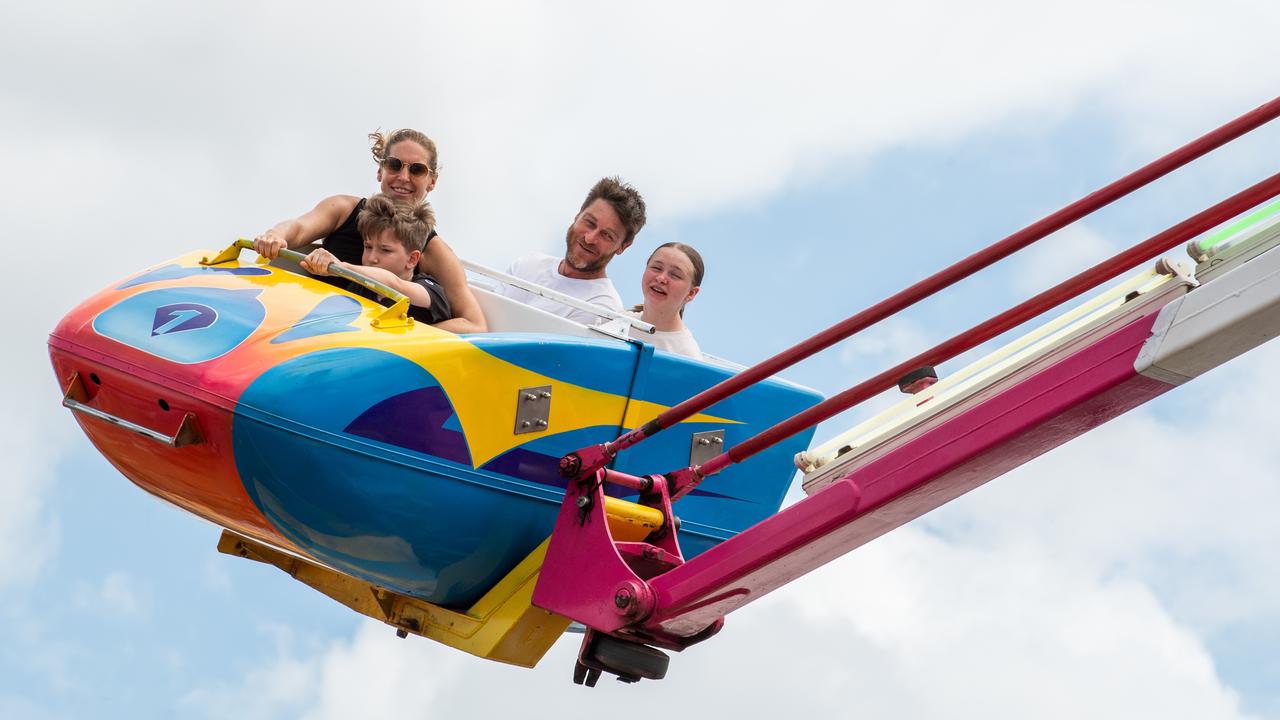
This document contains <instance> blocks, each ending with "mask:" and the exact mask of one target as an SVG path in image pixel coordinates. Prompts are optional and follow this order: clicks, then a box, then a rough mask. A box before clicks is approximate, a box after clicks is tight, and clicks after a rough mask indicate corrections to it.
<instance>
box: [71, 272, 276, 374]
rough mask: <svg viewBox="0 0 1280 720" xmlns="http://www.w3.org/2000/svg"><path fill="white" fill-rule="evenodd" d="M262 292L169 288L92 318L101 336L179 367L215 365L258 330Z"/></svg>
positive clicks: (263, 312)
mask: <svg viewBox="0 0 1280 720" xmlns="http://www.w3.org/2000/svg"><path fill="white" fill-rule="evenodd" d="M259 293H261V291H260V290H222V289H218V288H187V287H183V288H166V289H162V290H151V291H148V292H143V293H139V294H137V295H134V296H132V297H129V298H126V299H124V300H122V301H120V302H119V303H117V304H115V305H113V306H111V307H109V308H107V309H106V310H103V311H102V312H101V313H99V314H98V316H97V317H96V318H94V319H93V329H94V331H95V332H97V333H98V334H99V335H102V336H104V337H109V338H111V339H112V340H116V341H117V342H121V343H124V344H125V345H128V346H130V347H134V348H137V349H139V350H141V351H143V352H146V353H150V354H152V355H155V356H157V357H161V358H164V359H166V360H171V361H173V362H176V363H184V364H188V363H198V362H205V361H207V360H212V359H214V358H216V357H219V356H221V355H225V354H226V353H228V352H230V351H231V350H233V349H234V348H235V347H236V346H237V345H239V344H240V343H242V342H244V341H245V339H246V338H248V337H249V335H251V334H252V333H253V331H254V330H257V329H258V326H259V325H261V324H262V320H263V318H264V317H266V308H265V307H263V305H262V303H261V302H259V301H258V299H257V297H258V295H259Z"/></svg>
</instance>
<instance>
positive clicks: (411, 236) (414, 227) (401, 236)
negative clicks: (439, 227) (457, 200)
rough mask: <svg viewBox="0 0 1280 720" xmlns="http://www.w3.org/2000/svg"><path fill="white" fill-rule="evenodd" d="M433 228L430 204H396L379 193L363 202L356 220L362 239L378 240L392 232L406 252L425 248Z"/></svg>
mask: <svg viewBox="0 0 1280 720" xmlns="http://www.w3.org/2000/svg"><path fill="white" fill-rule="evenodd" d="M435 226H436V214H435V212H434V211H432V209H431V205H430V204H429V203H425V202H424V203H419V204H417V205H407V204H402V203H397V202H396V201H394V200H392V199H391V198H389V197H387V196H386V195H383V194H382V193H378V194H377V195H374V196H373V197H371V198H369V199H368V200H365V201H364V208H362V209H361V210H360V214H359V215H358V216H357V217H356V230H357V231H359V233H360V237H361V238H369V237H377V236H378V235H381V234H382V233H383V232H384V231H386V230H391V231H392V232H393V233H394V234H395V236H396V239H397V240H399V241H400V243H401V244H403V245H404V249H405V250H406V251H408V252H413V251H414V250H418V251H421V250H422V249H423V248H425V247H426V246H427V240H428V239H429V238H430V237H431V231H432V230H434V229H435Z"/></svg>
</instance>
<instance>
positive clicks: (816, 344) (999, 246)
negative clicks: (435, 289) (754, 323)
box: [561, 97, 1280, 478]
mask: <svg viewBox="0 0 1280 720" xmlns="http://www.w3.org/2000/svg"><path fill="white" fill-rule="evenodd" d="M1276 117H1280V97H1277V98H1275V99H1273V100H1271V101H1270V102H1268V103H1266V104H1264V105H1261V106H1259V107H1257V108H1255V109H1254V110H1252V111H1250V112H1248V113H1245V114H1244V115H1241V116H1240V117H1238V118H1236V119H1235V120H1232V121H1231V122H1228V123H1227V124H1225V125H1222V126H1221V127H1219V128H1217V129H1216V130H1213V131H1212V132H1210V133H1207V134H1205V135H1204V136H1202V137H1200V138H1198V139H1196V140H1194V141H1192V142H1190V143H1187V144H1186V145H1183V146H1182V147H1180V148H1178V149H1176V150H1174V151H1173V152H1170V153H1168V154H1167V155H1165V156H1163V157H1161V158H1159V159H1158V160H1155V161H1154V162H1152V163H1149V164H1148V165H1146V166H1144V167H1142V168H1140V169H1138V170H1136V171H1134V172H1132V173H1130V174H1129V175H1126V176H1125V177H1123V178H1121V179H1119V180H1117V181H1115V182H1113V183H1111V184H1109V185H1106V186H1104V187H1102V188H1100V189H1098V190H1095V191H1094V192H1092V193H1090V194H1088V195H1086V196H1084V197H1083V198H1081V199H1079V200H1077V201H1075V202H1073V203H1071V204H1070V205H1067V206H1066V207H1064V208H1062V209H1061V210H1058V211H1057V212H1054V213H1052V214H1050V215H1048V216H1046V217H1044V218H1042V219H1040V220H1038V221H1036V222H1034V223H1032V224H1031V225H1028V226H1027V227H1025V228H1023V229H1021V230H1019V231H1017V232H1015V233H1013V234H1012V235H1009V236H1008V237H1006V238H1004V239H1003V240H1000V241H999V242H996V243H994V244H992V245H990V246H988V247H987V248H985V249H983V250H980V251H978V252H976V253H974V254H973V255H970V256H969V257H967V258H965V259H963V260H961V261H960V262H957V263H955V264H953V265H951V266H950V267H947V268H944V269H943V270H941V271H939V272H937V273H934V274H933V275H931V276H929V277H927V278H925V279H924V280H921V281H920V282H918V283H916V284H915V285H912V286H910V287H908V288H906V289H905V290H902V291H900V292H898V293H896V294H894V295H892V296H890V297H888V298H886V299H885V300H882V301H880V302H879V303H876V304H875V305H872V306H871V307H869V308H867V309H865V310H863V311H862V312H859V313H857V314H855V315H853V316H851V317H849V318H847V319H845V320H843V321H842V322H840V323H838V324H836V325H833V326H831V327H830V328H827V329H826V330H824V331H822V332H820V333H818V334H817V335H814V336H812V337H810V338H809V339H807V340H805V341H803V342H801V343H799V344H797V345H795V346H793V347H791V348H789V349H787V350H784V351H783V352H781V353H778V354H777V355H774V356H773V357H771V358H769V359H767V360H765V361H763V362H760V363H758V364H756V365H754V366H752V367H750V368H747V369H746V370H744V371H742V372H741V373H738V374H737V375H734V376H733V377H730V378H728V379H726V380H724V381H722V382H720V383H718V384H716V385H714V386H712V387H711V388H708V389H707V390H704V391H703V392H701V393H699V394H697V395H695V396H693V397H691V398H689V399H688V400H685V401H684V402H682V403H680V404H678V405H676V406H674V407H671V408H669V409H667V410H666V411H664V412H662V413H661V414H659V415H658V416H657V417H655V418H654V419H653V420H650V421H649V422H647V423H645V424H644V425H641V426H640V427H638V428H634V429H633V430H631V431H629V432H627V433H625V434H624V435H622V436H621V437H619V438H618V439H616V440H613V441H611V442H606V443H601V444H599V445H592V446H589V447H586V448H582V449H581V450H578V451H577V452H575V453H571V454H569V455H566V456H565V457H564V458H563V459H562V460H561V472H562V473H564V474H565V475H566V476H567V477H573V478H576V477H582V476H585V475H587V474H589V473H591V472H594V471H595V470H598V469H599V468H602V467H604V466H605V465H606V464H608V463H609V462H610V461H611V460H612V459H613V458H614V457H615V456H616V455H617V453H618V452H619V451H621V450H625V449H626V448H629V447H631V446H632V445H635V444H636V443H638V442H640V441H642V440H644V439H645V438H647V437H651V436H652V435H654V434H656V433H658V432H661V431H662V430H663V429H665V428H668V427H671V426H672V425H675V424H677V423H679V422H682V421H684V420H686V419H688V418H690V417H692V416H693V415H695V414H696V413H699V412H702V411H704V410H706V409H707V408H709V407H711V406H712V405H714V404H715V403H717V402H720V401H721V400H723V399H725V398H727V397H729V396H730V395H733V394H734V393H736V392H738V391H739V390H742V389H744V388H746V387H749V386H751V385H754V384H755V383H757V382H759V381H761V380H764V379H766V378H768V377H771V376H773V375H774V374H776V373H777V372H779V371H780V370H783V369H785V368H788V367H791V366H792V365H795V364H796V363H798V362H800V361H801V360H804V359H805V358H808V357H810V356H812V355H814V354H815V353H818V352H820V351H822V350H825V349H826V348H828V347H831V346H832V345H834V344H836V343H838V342H840V341H842V340H845V339H846V338H848V337H850V336H851V335H853V334H855V333H857V332H860V331H862V330H864V329H866V328H868V327H870V326H871V325H874V324H875V323H878V322H880V321H881V320H884V319H885V318H887V317H890V316H892V315H894V314H897V313H898V312H901V311H902V310H904V309H906V308H908V307H910V306H912V305H914V304H916V303H917V302H919V301H921V300H923V299H925V298H927V297H929V296H931V295H933V294H935V293H937V292H938V291H940V290H943V289H945V288H947V287H950V286H951V285H954V284H955V283H957V282H959V281H960V280H963V279H965V278H967V277H969V276H970V275H973V274H974V273H976V272H978V271H979V270H982V269H984V268H986V267H988V266H990V265H992V264H994V263H996V262H998V261H1000V260H1002V259H1004V258H1006V257H1008V256H1009V255H1012V254H1013V253H1015V252H1017V251H1018V250H1021V249H1023V248H1025V247H1027V246H1029V245H1031V244H1032V243H1035V242H1036V241H1038V240H1041V239H1043V238H1044V237H1046V236H1048V235H1050V234H1052V233H1054V232H1057V231H1058V230H1061V229H1062V228H1064V227H1066V226H1067V225H1070V224H1071V223H1073V222H1075V221H1076V220H1079V219H1080V218H1082V217H1085V216H1086V215H1089V214H1090V213H1092V212H1094V211H1096V210H1098V209H1099V208H1102V207H1105V206H1107V205H1109V204H1111V203H1112V202H1114V201H1116V200H1118V199H1120V198H1122V197H1124V196H1126V195H1128V194H1129V193H1132V192H1133V191H1134V190H1137V189H1138V188H1140V187H1143V186H1144V185H1147V184H1149V183H1151V182H1153V181H1155V180H1157V179H1159V178H1161V177H1163V176H1165V175H1167V174H1169V173H1170V172H1172V171H1174V170H1176V169H1178V168H1180V167H1182V166H1183V165H1186V164H1187V163H1189V162H1191V161H1192V160H1195V159H1196V158H1199V157H1201V156H1203V155H1205V154H1206V153H1208V152H1210V151H1212V150H1214V149H1216V148H1219V147H1221V146H1222V145H1225V144H1226V143H1228V142H1230V141H1232V140H1234V139H1236V138H1238V137H1240V136H1241V135H1244V134H1245V133H1247V132H1249V131H1251V130H1254V129H1256V128H1258V127H1260V126H1261V125H1264V124H1266V123H1268V122H1270V121H1271V120H1274V119H1275V118H1276ZM1265 182H1269V181H1265ZM1257 187H1258V186H1255V187H1254V188H1251V189H1250V191H1253V190H1255V189H1256V188H1257ZM1250 191H1245V192H1246V193H1249V192H1250ZM1244 194H1245V193H1241V195H1244ZM1259 194H1260V193H1259ZM1273 194H1274V193H1273ZM1235 197H1239V195H1237V196H1235ZM1265 197H1270V196H1269V195H1267V196H1265ZM1265 197H1263V199H1265ZM1232 200H1234V198H1232ZM1260 201H1261V200H1256V201H1254V202H1253V204H1256V203H1257V202H1260ZM1223 204H1231V206H1232V207H1239V205H1238V204H1236V203H1232V202H1231V200H1227V201H1224V203H1220V204H1219V206H1221V205H1223ZM1219 206H1215V207H1214V208H1211V209H1210V210H1206V211H1205V213H1202V214H1201V215H1204V214H1206V213H1209V212H1210V211H1211V210H1214V209H1216V208H1218V207H1219ZM1249 206H1250V205H1249V204H1245V205H1243V207H1240V209H1239V210H1236V211H1235V212H1236V213H1238V212H1242V211H1243V210H1244V209H1247V208H1248V207H1249ZM1199 217H1200V216H1197V218H1199ZM1215 217H1216V215H1215ZM1229 217H1230V215H1227V216H1226V217H1224V218H1223V219H1226V218H1229ZM1193 219H1194V218H1193ZM1221 221H1222V220H1218V221H1215V223H1210V224H1209V227H1212V225H1213V224H1216V222H1221ZM1187 222H1190V220H1189V221H1187ZM1175 227H1181V225H1179V226H1175ZM1172 230H1173V228H1171V229H1170V231H1172ZM1170 231H1166V232H1170ZM1164 234H1165V233H1162V234H1161V235H1164ZM1194 234H1195V233H1189V234H1187V235H1182V234H1179V237H1181V238H1182V239H1183V240H1186V239H1188V238H1189V237H1190V236H1191V235H1194ZM1157 237H1160V236H1157ZM1154 239H1155V238H1153V240H1154ZM1144 245H1145V244H1144ZM1162 247H1163V246H1162ZM1164 249H1168V248H1164ZM1163 251H1164V250H1160V251H1153V252H1155V253H1156V254H1158V252H1163ZM1118 257H1119V256H1118ZM1129 267H1131V265H1130V266H1129ZM1088 272H1094V271H1088ZM1078 277H1079V276H1078ZM1105 279H1106V278H1103V279H1102V280H1099V282H1102V281H1103V280H1105ZM1073 280H1074V279H1073ZM1069 282H1070V281H1069ZM1059 287H1061V286H1059ZM1089 287H1093V286H1092V285H1090V286H1089ZM1081 291H1083V290H1081ZM1039 297H1041V296H1037V298H1039ZM1069 297H1073V295H1068V296H1066V297H1064V298H1063V299H1062V300H1059V301H1058V302H1062V301H1064V300H1065V299H1068V298H1069ZM1034 299H1035V298H1033V300H1034ZM1055 304H1056V303H1055ZM1019 307H1021V306H1019ZM1048 307H1053V305H1046V306H1045V308H1048ZM1041 311H1043V310H1041ZM1011 312H1012V311H1011ZM1028 317H1030V316H1028ZM1024 319H1025V318H1024ZM993 320H995V318H993ZM1015 324H1016V323H1015ZM1010 327H1012V326H1010ZM978 329H979V328H974V330H975V331H976V330H978ZM971 332H972V331H971ZM949 342H950V341H949ZM928 357H933V356H932V355H930V354H925V355H921V356H918V358H913V359H912V360H910V361H908V362H906V363H903V364H901V365H899V366H897V367H895V368H894V369H892V370H889V371H886V372H885V373H883V374H882V375H879V376H876V378H872V379H871V380H869V381H867V382H866V383H863V384H862V385H859V386H858V387H856V388H852V389H850V390H848V391H846V392H845V393H841V395H838V396H836V397H839V398H847V397H849V394H850V393H853V391H854V390H858V392H857V393H856V394H857V395H858V396H860V397H862V398H863V399H865V397H870V395H871V394H874V393H867V394H865V395H864V392H865V387H869V384H881V383H878V382H876V381H878V380H879V379H880V378H882V377H884V376H887V375H891V374H893V373H894V372H895V371H898V370H899V369H900V368H902V370H901V371H900V372H898V373H897V376H894V377H893V378H892V380H893V381H894V382H896V380H897V377H900V376H901V374H902V373H903V372H908V371H910V370H913V369H915V368H916V367H919V365H921V364H929V363H928V361H927V360H924V361H921V360H920V358H928ZM912 363H915V364H914V365H913V364H912ZM890 384H891V383H890ZM834 399H835V398H832V400H834ZM859 401H860V400H859ZM859 401H855V402H859ZM828 402H830V400H829V401H828ZM826 404H827V403H823V404H821V405H818V406H815V407H814V408H811V409H810V410H809V411H807V412H806V413H802V414H801V415H799V416H796V418H792V420H793V421H794V420H796V419H797V418H799V417H802V416H803V417H805V418H806V419H809V418H812V417H813V415H814V413H813V411H814V410H816V409H817V408H818V407H823V406H825V405H826ZM851 404H853V403H849V405H851ZM849 405H845V407H848V406H849ZM822 419H825V417H824V418H819V419H817V420H812V421H811V422H808V420H806V422H808V424H805V425H801V426H796V423H793V422H790V421H788V423H786V425H787V427H788V428H790V429H789V432H788V435H789V434H793V433H795V432H799V431H800V430H802V429H804V428H805V427H808V426H809V425H810V424H816V423H817V422H820V421H821V420H822ZM775 427H776V426H775ZM766 432H769V431H766ZM762 434H763V433H762ZM758 437H760V436H759V435H757V436H756V438H758ZM781 437H786V436H785V435H784V436H781ZM781 437H778V438H776V439H774V440H772V441H771V442H770V444H772V442H777V441H778V440H779V439H781ZM756 438H752V440H755V439H756ZM748 442H751V441H748ZM757 445H758V443H755V444H753V445H751V446H750V447H754V448H755V449H754V450H752V452H758V451H759V450H760V449H763V447H768V445H763V446H758V447H757ZM747 447H748V446H747V445H746V444H745V443H744V444H740V445H738V446H736V447H735V448H734V449H733V450H732V451H731V452H733V453H734V454H735V457H736V458H738V459H741V458H744V457H747V455H748V454H749V453H746V448H747ZM744 453H746V454H744ZM716 460H719V458H717V459H716ZM716 460H712V461H711V462H716ZM710 464H711V463H710V462H709V463H708V464H707V465H704V466H703V467H704V468H706V467H708V466H709V465H710ZM725 464H728V463H727V462H721V463H717V466H718V467H717V469H719V468H722V467H723V466H724V465H725Z"/></svg>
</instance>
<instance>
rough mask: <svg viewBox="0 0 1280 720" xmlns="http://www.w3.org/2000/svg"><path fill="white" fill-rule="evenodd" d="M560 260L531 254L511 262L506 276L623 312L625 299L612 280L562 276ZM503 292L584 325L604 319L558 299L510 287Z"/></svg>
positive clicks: (503, 289)
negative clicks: (512, 276) (559, 301)
mask: <svg viewBox="0 0 1280 720" xmlns="http://www.w3.org/2000/svg"><path fill="white" fill-rule="evenodd" d="M561 259H562V258H558V257H552V256H550V255H544V254H542V253H532V254H530V255H525V256H524V257H521V258H519V259H517V260H516V261H515V262H513V263H511V267H510V268H509V269H508V270H507V274H509V275H514V276H516V277H518V278H520V279H521V280H528V281H529V282H531V283H537V284H538V285H541V286H542V287H545V288H548V289H551V290H555V291H556V292H561V293H564V294H565V295H568V296H570V297H575V298H577V299H579V300H584V301H586V302H589V303H591V304H593V305H599V306H600V307H604V308H608V309H610V310H613V311H614V312H622V298H621V297H619V296H618V291H617V290H615V289H614V287H613V281H612V280H610V279H609V278H607V277H603V278H595V279H593V280H580V279H578V278H571V277H565V276H564V275H561V274H560V260H561ZM500 292H501V294H502V295H505V296H507V297H509V298H511V299H512V300H518V301H520V302H522V303H524V304H526V305H531V306H533V307H536V308H539V309H541V310H546V311H547V312H549V313H552V314H554V315H559V316H560V317H565V318H569V319H570V320H574V321H576V322H580V323H582V324H583V325H595V324H597V323H599V322H601V321H602V320H603V318H601V317H600V316H599V315H593V314H591V313H589V312H587V311H585V310H578V309H577V308H571V307H569V306H568V305H564V304H561V303H558V302H556V301H555V300H549V299H547V298H544V297H542V296H541V295H534V294H533V293H531V292H528V291H527V290H521V289H520V288H517V287H512V286H510V285H503V286H502V287H501V288H500Z"/></svg>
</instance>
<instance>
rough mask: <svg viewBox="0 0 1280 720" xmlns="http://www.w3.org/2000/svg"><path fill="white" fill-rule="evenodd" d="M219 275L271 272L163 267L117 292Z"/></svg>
mask: <svg viewBox="0 0 1280 720" xmlns="http://www.w3.org/2000/svg"><path fill="white" fill-rule="evenodd" d="M218 273H221V274H223V275H241V276H253V275H270V274H271V271H270V270H268V269H266V268H260V267H235V268H233V267H212V266H210V267H205V266H204V265H198V266H196V267H184V266H182V265H165V266H164V267H160V268H156V269H155V270H152V271H151V272H147V273H143V274H141V275H139V276H138V277H136V278H134V279H132V280H130V281H128V282H126V283H124V284H123V285H121V286H120V287H118V288H116V289H117V290H124V289H125V288H131V287H134V286H135V285H145V284H146V283H153V282H160V281H162V280H178V279H181V278H187V277H194V276H196V275H213V274H218Z"/></svg>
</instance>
